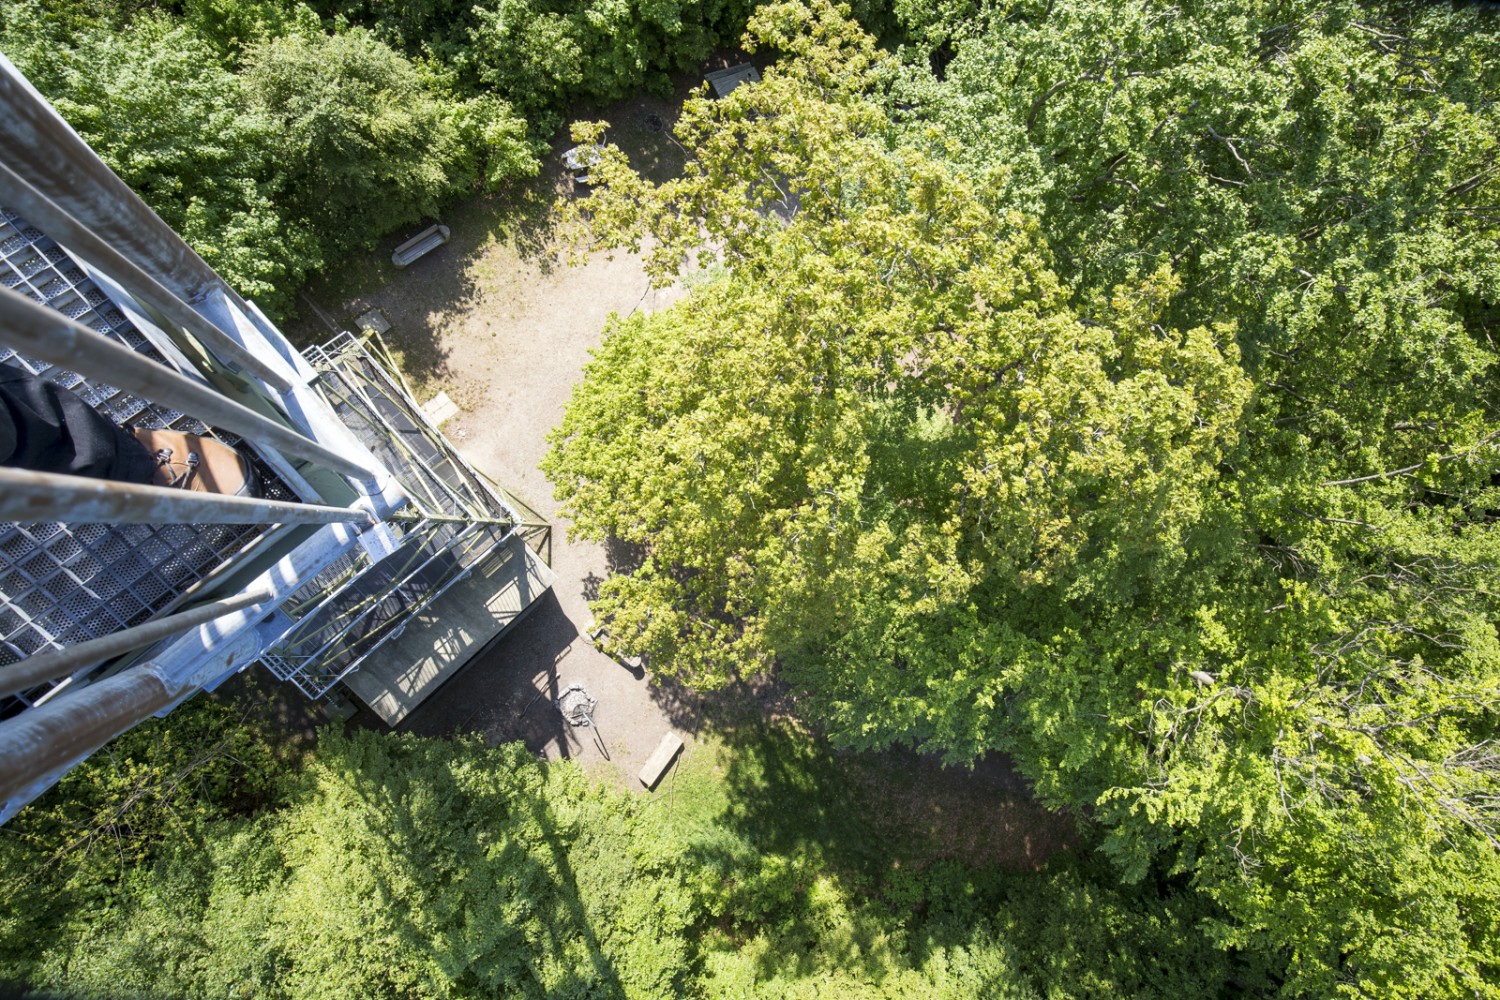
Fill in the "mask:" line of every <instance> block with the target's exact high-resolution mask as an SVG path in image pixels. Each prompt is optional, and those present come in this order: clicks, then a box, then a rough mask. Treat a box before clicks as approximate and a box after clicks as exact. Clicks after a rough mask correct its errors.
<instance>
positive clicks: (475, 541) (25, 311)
mask: <svg viewBox="0 0 1500 1000" xmlns="http://www.w3.org/2000/svg"><path fill="white" fill-rule="evenodd" d="M0 278H4V282H3V286H4V287H0V364H12V365H17V366H19V367H22V368H24V369H26V370H27V371H28V372H29V373H31V374H34V375H37V376H39V377H45V378H47V379H49V380H51V381H52V382H53V383H54V384H56V385H58V386H59V387H60V388H63V389H65V390H68V391H73V392H76V393H78V394H79V395H80V396H81V397H82V398H84V399H85V400H86V401H87V402H89V403H90V404H91V405H93V406H94V407H95V408H96V409H97V410H98V411H99V412H100V413H101V414H103V415H105V416H107V417H109V418H110V419H112V420H117V421H122V422H136V423H138V424H139V425H140V426H163V425H167V426H174V427H181V428H185V429H190V430H193V431H194V432H201V433H204V434H208V435H212V436H217V437H220V438H222V439H224V440H225V441H226V442H228V443H230V444H233V445H237V446H239V447H240V448H241V449H242V451H248V452H249V453H251V455H252V457H253V460H254V462H255V464H256V468H257V470H258V472H259V474H260V475H261V477H262V479H263V481H264V482H265V483H266V484H267V487H268V488H267V489H265V490H264V491H263V495H262V496H260V497H253V498H252V497H231V496H220V495H214V494H207V493H199V492H190V491H184V490H175V489H166V488H161V487H155V486H142V485H136V484H130V483H121V482H112V481H108V480H100V479H89V478H83V477H78V476H71V475H62V474H56V473H44V472H37V471H31V470H25V469H14V468H0V822H3V821H4V820H5V819H7V818H9V817H10V816H11V815H13V814H14V813H15V812H16V810H18V809H19V808H21V807H22V806H24V804H25V803H26V802H28V801H30V800H31V799H32V798H34V797H35V796H36V795H37V794H40V793H41V792H42V791H43V790H45V789H46V788H47V787H49V786H50V785H51V784H52V783H54V782H55V781H56V780H57V778H58V777H60V776H61V775H62V774H63V773H65V772H66V770H67V769H68V768H70V767H72V766H73V765H74V764H76V763H77V762H78V761H79V760H81V759H83V758H84V757H86V756H88V755H89V754H90V753H92V752H93V751H94V750H96V749H97V748H98V747H100V746H102V745H103V744H104V743H105V742H107V741H108V740H110V739H112V738H113V737H114V736H116V735H118V734H120V733H122V732H124V731H125V730H127V729H129V728H131V727H132V726H134V725H137V724H138V723H140V722H141V721H143V720H145V719H146V718H148V717H150V716H152V715H160V714H164V713H166V712H168V711H170V710H171V709H172V708H173V707H174V706H175V705H177V704H178V703H180V702H181V701H183V700H184V699H186V698H188V697H191V696H192V695H193V694H195V693H197V692H199V691H201V690H205V689H212V688H213V687H215V686H217V685H218V684H219V683H221V682H222V681H224V680H225V679H227V678H228V677H230V676H232V675H233V674H234V673H236V672H238V671H239V670H242V669H244V668H245V667H246V666H248V665H249V664H251V663H254V662H263V663H265V664H266V665H267V666H269V667H270V668H271V669H272V671H273V672H275V673H277V674H278V675H279V676H281V677H283V678H284V679H286V680H289V681H291V682H293V683H296V684H297V685H298V686H299V687H301V689H302V690H303V691H304V692H306V693H308V694H309V695H311V696H314V697H319V696H322V695H325V694H327V693H328V692H329V690H330V688H331V687H332V685H333V684H335V683H337V681H338V680H339V679H340V678H343V677H345V676H346V675H347V674H348V673H349V672H350V671H352V670H355V669H357V668H358V667H359V665H360V664H361V663H362V662H364V661H365V660H366V659H367V658H368V657H369V656H371V655H372V654H374V653H375V652H376V651H377V650H379V649H380V648H382V645H383V644H384V643H386V642H388V641H389V640H391V639H392V638H393V637H394V636H396V635H399V634H400V632H401V630H403V629H404V628H405V627H406V623H407V622H408V621H410V620H411V619H412V616H413V615H415V614H418V613H420V612H421V611H423V609H426V608H428V607H429V606H430V605H431V604H432V603H433V602H434V601H435V600H437V599H438V598H439V597H440V596H441V595H442V594H443V593H444V592H446V591H447V590H448V589H449V588H450V587H452V586H454V585H455V584H456V583H457V582H458V581H459V580H461V579H463V578H464V577H465V576H466V575H467V574H469V573H470V572H471V571H472V570H473V569H474V568H475V567H476V566H480V565H482V564H484V562H485V560H486V559H488V558H491V557H492V555H493V554H494V553H497V552H499V551H500V550H501V548H502V547H504V546H508V545H509V544H510V543H511V542H512V540H513V539H514V538H516V537H537V532H538V531H540V530H541V529H544V528H545V527H546V526H545V525H543V524H539V523H536V519H535V518H534V516H533V517H531V518H530V519H528V518H526V517H523V516H522V515H521V514H520V513H518V512H517V510H516V509H515V507H514V506H513V505H512V504H511V503H509V502H507V499H506V498H505V497H504V496H503V495H501V494H500V493H499V492H497V491H496V490H495V489H492V488H491V487H490V485H488V484H487V483H486V481H485V480H484V478H483V477H482V476H481V475H480V474H479V473H478V472H477V471H476V470H474V469H473V468H472V467H471V466H469V465H468V463H467V462H466V461H464V460H463V459H462V457H461V456H459V455H458V454H457V452H456V451H454V450H453V449H452V447H451V446H450V445H448V444H447V443H446V441H445V440H444V439H443V438H442V437H441V435H440V434H439V433H438V432H437V430H436V428H434V427H432V426H431V425H430V423H429V422H427V420H426V418H425V417H424V416H423V415H422V413H421V411H420V409H419V408H418V407H417V406H416V403H415V401H414V400H412V399H410V397H409V394H408V393H407V392H405V391H404V389H403V388H402V386H401V384H400V379H399V375H397V374H396V373H394V372H391V371H389V370H388V369H387V368H385V367H384V366H383V365H382V363H381V362H380V360H379V359H378V358H377V357H376V355H374V354H373V353H371V352H370V351H369V350H368V349H366V347H365V346H364V345H362V344H361V343H360V342H358V341H357V340H355V339H354V338H352V337H349V336H347V335H345V336H344V337H341V338H338V339H336V340H335V341H334V342H333V343H331V344H329V345H326V346H325V347H323V348H317V349H312V350H311V351H309V352H308V356H307V357H304V356H303V355H302V354H300V353H299V352H297V351H296V350H295V349H293V348H292V347H291V345H290V343H288V342H287V340H286V339H285V337H283V336H282V335H281V333H280V331H278V330H277V329H276V328H275V326H274V325H273V324H272V323H270V321H269V320H267V319H266V317H265V316H264V315H263V314H262V313H261V312H260V311H259V310H258V309H256V308H255V307H254V306H253V305H251V304H250V303H248V302H246V301H245V300H244V299H242V298H241V297H240V296H239V295H238V294H236V293H235V292H234V290H233V289H231V288H230V287H229V286H228V285H227V284H226V283H225V282H224V280H223V279H222V278H221V277H220V276H219V275H218V274H217V273H215V272H214V271H213V269H212V268H211V267H209V266H208V265H207V264H206V263H205V262H204V261H203V260H202V259H201V258H199V257H198V255H197V254H196V253H194V252H193V251H192V250H191V248H189V247H188V246H187V245H186V244H185V243H184V242H183V241H182V240H181V238H180V237H179V236H178V235H177V234H176V233H175V232H173V231H172V229H171V227H169V226H167V225H166V224H165V223H164V222H163V221H162V220H161V219H160V218H158V217H157V216H156V215H155V214H154V213H153V212H152V211H151V210H150V209H149V208H148V207H147V206H146V205H145V203H144V202H142V201H141V200H140V198H139V197H137V196H136V195H135V194H134V193H133V192H132V191H130V189H129V188H128V186H126V185H125V184H124V182H123V181H121V180H120V179H119V178H118V177H117V176H115V174H114V173H113V172H111V171H110V170H109V168H108V167H107V166H106V165H105V164H104V163H103V162H102V161H101V160H100V159H99V158H98V157H97V156H96V155H95V154H94V153H93V151H92V150H91V149H89V147H88V145H87V144H86V143H85V142H84V141H83V140H82V139H81V138H80V137H79V136H78V135H77V134H76V133H75V132H74V131H73V130H72V129H71V128H70V127H69V126H68V125H67V124H66V123H65V122H64V121H63V120H62V119H61V118H60V117H59V116H58V115H57V114H56V112H55V111H54V110H53V109H52V108H51V107H50V106H49V105H48V104H47V103H46V101H45V100H43V99H42V97H41V96H40V95H39V94H37V92H36V91H35V90H34V89H33V88H32V87H31V85H30V84H29V83H28V82H27V81H26V80H25V79H24V78H23V77H22V76H21V75H20V74H19V73H18V72H17V71H16V69H15V68H14V67H13V66H12V65H11V64H10V63H9V62H8V61H7V60H6V59H5V58H4V56H0ZM127 411H128V412H127ZM527 513H528V514H529V512H527Z"/></svg>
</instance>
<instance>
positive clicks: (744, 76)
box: [703, 63, 760, 97]
mask: <svg viewBox="0 0 1500 1000" xmlns="http://www.w3.org/2000/svg"><path fill="white" fill-rule="evenodd" d="M703 78H704V79H705V80H707V81H708V82H709V83H711V84H713V88H714V94H715V95H717V96H718V97H728V96H729V95H730V94H732V93H734V88H736V87H738V86H739V85H740V84H742V83H759V82H760V70H758V69H756V68H755V67H754V66H751V65H750V64H749V63H740V64H739V65H738V66H730V67H729V68H728V69H716V70H714V71H713V72H712V73H705V74H704V76H703Z"/></svg>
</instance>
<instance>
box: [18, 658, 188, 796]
mask: <svg viewBox="0 0 1500 1000" xmlns="http://www.w3.org/2000/svg"><path fill="white" fill-rule="evenodd" d="M180 697H181V694H179V693H177V692H174V691H173V690H171V689H170V688H168V686H167V684H166V683H165V682H164V681H163V680H162V678H161V677H159V676H157V675H156V674H155V673H153V672H152V671H151V670H150V669H149V668H147V667H131V668H130V669H129V670H124V671H121V672H120V673H119V674H116V675H115V676H114V677H109V678H106V679H105V680H102V681H97V682H95V683H93V684H90V685H88V686H87V687H85V688H83V689H81V690H79V691H77V692H76V693H73V694H70V695H68V696H67V697H66V698H58V699H57V700H56V701H52V702H49V703H48V704H46V705H43V706H41V707H40V708H33V709H31V710H30V711H27V712H22V713H21V714H20V715H18V716H16V717H15V718H12V719H7V720H5V721H4V722H0V804H6V805H8V804H9V801H10V799H11V798H13V797H14V796H15V795H16V794H17V793H18V792H20V791H22V790H23V789H25V788H27V786H29V785H31V784H33V783H34V782H35V781H36V780H37V779H38V778H40V777H42V776H44V775H47V774H50V773H51V772H53V771H56V770H58V769H59V768H62V767H66V766H67V765H69V764H71V763H72V762H74V761H76V760H78V759H79V758H80V757H83V756H85V755H87V754H90V753H93V752H94V751H95V750H97V749H99V748H100V747H102V746H103V745H104V744H106V743H108V742H109V741H110V740H112V739H114V738H115V737H116V736H118V735H120V734H121V733H123V732H125V730H127V729H129V728H131V727H132V726H134V725H136V724H137V723H139V722H143V721H144V720H146V719H147V718H149V717H150V716H151V715H152V714H154V713H156V712H159V711H161V710H162V709H164V708H166V707H167V706H168V705H171V704H172V703H173V702H174V701H177V700H178V699H179V698H180Z"/></svg>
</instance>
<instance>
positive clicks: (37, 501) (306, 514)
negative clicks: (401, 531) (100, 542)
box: [0, 468, 374, 524]
mask: <svg viewBox="0 0 1500 1000" xmlns="http://www.w3.org/2000/svg"><path fill="white" fill-rule="evenodd" d="M0 521H18V522H21V523H23V524H30V523H34V522H37V521H65V522H68V523H70V524H340V523H355V522H362V523H373V521H374V518H373V517H372V516H371V514H370V512H369V511H368V510H365V509H364V508H361V507H325V506H323V505H321V504H310V503H286V502H285V501H282V500H261V499H258V498H256V497H234V496H223V495H221V494H217V493H196V492H194V491H192V490H184V489H173V488H170V487H165V486H139V485H137V484H135V483H121V482H115V481H114V480H109V479H86V478H84V477H83V476H63V475H59V474H57V473H54V472H32V471H31V470H29V469H5V468H0Z"/></svg>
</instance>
